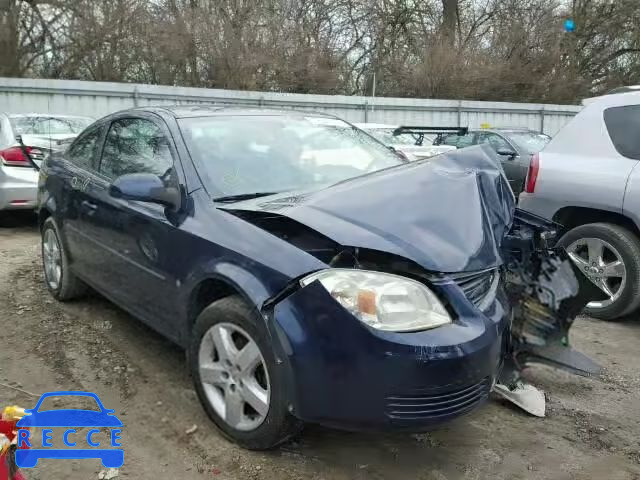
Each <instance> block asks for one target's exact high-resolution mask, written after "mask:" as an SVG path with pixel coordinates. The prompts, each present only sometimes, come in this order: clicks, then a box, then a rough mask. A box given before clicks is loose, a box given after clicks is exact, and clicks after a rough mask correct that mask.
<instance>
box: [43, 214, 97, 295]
mask: <svg viewBox="0 0 640 480" xmlns="http://www.w3.org/2000/svg"><path fill="white" fill-rule="evenodd" d="M42 266H43V270H44V282H45V284H46V285H47V288H48V289H49V292H51V295H53V296H54V298H55V299H56V300H60V301H66V300H72V299H74V298H76V297H79V296H81V295H82V294H83V293H84V292H85V291H86V289H87V286H86V284H85V283H84V282H82V280H80V279H79V278H78V277H76V276H75V275H74V274H73V272H72V271H71V269H70V268H69V256H68V255H67V252H66V251H65V249H64V247H63V246H62V242H61V241H60V235H59V234H58V227H57V226H56V224H55V222H54V221H53V218H52V217H49V218H47V219H46V220H45V221H44V224H43V225H42Z"/></svg>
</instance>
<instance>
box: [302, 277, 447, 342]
mask: <svg viewBox="0 0 640 480" xmlns="http://www.w3.org/2000/svg"><path fill="white" fill-rule="evenodd" d="M315 280H318V281H319V282H320V283H321V284H322V285H323V286H324V288H326V289H327V291H328V292H329V293H330V294H331V296H332V297H333V298H335V299H336V301H338V302H339V303H340V305H342V306H343V307H344V308H346V309H347V310H349V312H351V313H352V314H353V315H354V316H355V317H356V318H358V319H359V320H360V321H361V322H363V323H366V324H367V325H369V326H370V327H373V328H377V329H378V330H387V331H391V332H414V331H416V330H426V329H428V328H435V327H439V326H440V325H445V324H447V323H451V317H450V316H449V314H448V313H447V311H446V310H445V309H444V307H443V306H442V303H440V300H438V297H436V295H435V294H434V293H433V292H432V291H431V290H429V289H428V288H427V287H426V286H424V285H423V284H421V283H419V282H416V281H414V280H411V279H410V278H405V277H401V276H398V275H392V274H389V273H380V272H372V271H367V270H351V269H342V268H334V269H329V270H322V271H320V272H316V273H313V274H311V275H309V276H307V277H305V278H303V279H302V280H301V281H300V283H301V284H302V285H303V286H305V285H309V284H310V283H311V282H313V281H315Z"/></svg>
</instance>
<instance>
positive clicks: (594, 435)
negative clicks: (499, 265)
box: [0, 216, 640, 480]
mask: <svg viewBox="0 0 640 480" xmlns="http://www.w3.org/2000/svg"><path fill="white" fill-rule="evenodd" d="M571 333H572V342H573V344H574V345H575V346H576V348H578V349H580V350H582V351H583V352H585V353H587V354H588V355H590V356H592V358H594V359H595V360H597V361H598V362H600V363H601V364H602V365H604V366H605V367H606V373H605V374H604V375H602V376H601V377H599V378H581V377H574V376H571V375H569V374H565V373H563V372H555V371H552V370H549V369H545V368H535V369H531V370H530V371H528V372H527V375H528V378H529V379H530V381H531V382H532V383H534V384H535V385H537V386H538V387H540V388H542V389H543V390H544V391H545V392H546V395H547V398H548V403H547V412H548V415H547V417H546V418H543V419H539V418H534V417H531V416H528V415H527V414H525V413H523V412H521V411H519V410H517V409H516V408H512V407H511V406H509V405H505V404H502V403H501V402H500V401H498V400H492V401H490V402H489V403H488V404H486V405H485V406H483V407H482V408H480V409H479V410H477V411H476V412H474V413H472V414H470V415H468V416H466V417H464V418H461V419H459V420H457V421H456V422H454V423H451V424H449V425H447V426H445V427H444V428H441V429H439V430H437V431H434V432H431V433H429V434H421V435H409V434H393V435H391V434H387V435H380V434H376V435H374V434H360V433H345V432H338V431H334V430H329V429H325V428H321V427H318V426H308V427H307V428H306V429H305V431H304V432H303V434H302V436H301V437H300V438H299V440H298V441H296V442H295V443H292V444H289V445H286V446H285V447H283V448H280V449H279V450H277V451H273V452H267V453H254V452H247V451H244V450H242V449H240V448H238V447H236V446H235V445H233V444H231V443H229V442H227V441H226V440H224V439H223V438H222V437H221V436H220V435H219V434H218V433H217V431H216V429H215V428H214V427H213V425H212V424H211V423H210V422H209V420H208V418H207V417H206V415H205V413H204V412H203V410H202V408H201V407H200V405H199V403H198V400H197V399H196V396H195V393H194V391H193V390H192V388H191V381H190V379H189V376H188V374H187V369H186V366H185V361H184V354H183V352H182V351H181V350H180V349H178V348H177V347H175V346H174V345H172V344H171V343H169V342H168V341H166V340H165V339H163V338H162V337H160V336H159V335H157V334H156V333H154V332H153V331H151V330H150V329H149V328H147V327H145V326H144V325H143V324H141V323H140V322H138V321H136V320H135V319H134V318H132V317H131V316H129V315H127V314H126V313H124V312H123V311H121V310H120V309H118V308H117V307H115V306H113V305H112V304H110V303H109V302H107V301H106V300H104V299H102V298H100V297H99V296H97V295H93V296H89V297H87V298H86V299H83V300H80V301H76V302H73V303H68V304H60V303H57V302H55V301H54V300H52V299H51V297H50V296H49V295H48V293H47V291H46V289H45V287H44V284H43V279H42V273H41V268H40V250H39V236H38V232H37V228H36V225H35V220H34V219H33V218H32V217H31V216H24V217H19V218H18V219H17V222H16V224H14V225H13V226H12V227H9V228H7V227H5V228H1V227H0V382H1V383H2V384H3V385H0V406H6V405H10V404H11V405H12V404H18V405H21V406H24V407H26V408H30V407H33V406H34V404H35V401H36V399H37V397H39V396H40V394H42V393H43V392H47V391H53V390H85V391H92V392H96V393H97V394H98V395H99V397H100V398H101V400H102V402H103V403H104V404H105V406H106V407H107V408H114V409H115V411H116V415H117V416H118V418H120V419H121V420H122V421H123V423H124V428H123V432H122V444H123V448H124V451H125V464H124V466H123V467H122V468H121V469H120V478H132V479H147V478H148V479H164V478H182V479H203V478H216V479H251V480H254V479H265V480H293V479H325V480H342V479H374V480H379V479H387V478H388V479H394V480H404V479H407V480H428V479H433V480H445V479H449V480H453V479H484V478H492V479H551V478H553V479H600V478H607V479H612V480H613V479H640V375H639V373H638V364H639V361H640V348H638V345H639V344H640V322H639V321H629V322H626V323H604V322H600V321H596V320H591V319H589V318H580V319H578V320H577V322H576V324H575V326H574V328H573V329H572V332H571ZM7 385H10V386H12V387H14V388H8V387H7ZM17 389H20V390H22V391H23V392H22V391H19V390H17ZM24 392H27V393H24ZM29 393H31V394H33V395H35V396H30V395H29ZM193 425H197V430H196V431H195V433H192V434H187V433H186V431H187V430H188V429H189V428H190V427H192V426H193ZM101 470H103V468H102V466H101V464H100V462H99V461H98V460H82V461H65V460H48V461H47V460H41V461H40V463H39V464H38V466H37V467H36V468H34V469H31V470H27V471H25V473H26V474H27V476H28V478H30V479H65V478H69V479H76V478H77V479H97V478H98V474H99V472H100V471H101Z"/></svg>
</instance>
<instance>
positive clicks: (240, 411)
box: [198, 323, 271, 431]
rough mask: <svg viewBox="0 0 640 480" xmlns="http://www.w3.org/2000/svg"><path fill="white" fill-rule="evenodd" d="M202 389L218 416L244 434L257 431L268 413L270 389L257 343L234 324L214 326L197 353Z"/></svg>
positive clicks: (202, 340)
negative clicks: (244, 432)
mask: <svg viewBox="0 0 640 480" xmlns="http://www.w3.org/2000/svg"><path fill="white" fill-rule="evenodd" d="M198 370H199V373H200V380H201V382H202V387H203V390H204V392H205V395H206V397H207V400H208V401H209V403H210V405H211V406H212V407H213V409H214V410H215V412H216V413H217V414H218V416H219V417H220V418H221V419H223V420H224V421H225V422H226V423H227V424H228V425H229V426H231V427H232V428H235V429H236V430H241V431H251V430H255V429H256V428H258V427H259V426H260V425H261V424H262V422H264V419H265V418H266V417H267V413H268V412H269V401H270V397H271V389H270V384H269V375H268V371H267V367H266V364H265V361H264V358H263V356H262V353H261V352H260V348H259V347H258V344H257V343H256V342H255V340H253V339H252V338H251V336H250V335H249V334H248V333H247V332H246V331H245V330H243V329H242V328H240V327H239V326H237V325H234V324H232V323H218V324H215V325H213V326H212V327H211V328H210V329H209V330H208V331H207V332H206V333H205V334H204V336H203V337H202V339H201V341H200V348H199V350H198Z"/></svg>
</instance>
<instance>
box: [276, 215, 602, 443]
mask: <svg viewBox="0 0 640 480" xmlns="http://www.w3.org/2000/svg"><path fill="white" fill-rule="evenodd" d="M554 228H557V226H556V225H553V224H551V223H549V222H546V221H544V220H541V219H539V218H537V217H534V216H531V215H528V214H525V213H524V212H517V213H516V216H515V219H514V225H513V227H512V229H511V230H510V232H509V234H508V235H507V236H506V237H505V242H504V245H503V247H504V256H505V259H506V263H505V265H503V266H502V267H500V268H499V269H498V272H499V275H500V278H501V280H500V282H499V285H498V286H497V288H495V289H491V288H488V289H487V290H486V291H485V292H484V295H485V298H473V292H472V291H471V290H469V289H467V288H465V285H464V283H463V282H461V281H460V279H459V278H457V276H456V275H446V274H444V275H441V276H440V278H439V280H437V281H434V282H432V283H430V285H429V287H430V288H432V289H433V290H434V291H436V292H437V293H438V295H439V296H440V297H441V298H444V299H446V300H447V302H448V306H449V308H450V310H451V311H452V312H453V313H454V320H453V322H452V323H451V324H450V325H445V326H441V327H438V328H435V329H432V330H425V331H420V332H412V333H393V332H384V331H380V330H376V329H373V328H370V327H368V326H366V325H365V324H363V323H361V322H360V321H358V320H357V319H355V318H354V317H353V316H352V315H351V314H350V313H348V312H347V311H346V310H345V309H344V308H343V307H341V306H340V305H339V304H338V303H337V302H336V301H334V299H333V298H332V297H331V295H330V294H329V292H327V291H326V290H325V288H324V287H322V286H321V285H320V284H319V283H318V282H314V283H312V284H310V285H308V286H306V287H303V288H299V289H297V290H296V291H294V292H293V293H291V294H290V295H288V296H286V297H285V298H283V299H281V300H280V301H279V302H277V303H276V304H274V305H273V307H272V308H271V309H270V310H269V312H268V313H267V315H268V316H270V317H271V318H269V320H270V321H268V322H267V323H268V325H269V326H270V329H271V334H272V337H273V338H274V339H277V340H278V341H277V342H276V343H277V344H278V346H279V347H278V350H279V352H278V356H279V358H280V362H281V365H282V366H283V368H284V369H285V370H286V372H287V374H286V377H287V378H288V380H289V381H288V382H287V385H288V387H287V392H286V394H287V395H288V398H289V402H290V411H291V412H292V413H293V414H294V415H295V416H296V417H298V418H300V419H302V420H304V421H308V422H314V423H321V424H324V425H328V426H332V427H337V428H346V429H357V430H380V429H408V430H412V431H419V430H423V429H428V428H430V427H432V426H434V425H436V424H439V423H442V422H445V421H448V420H451V419H453V418H455V417H458V416H460V415H462V414H464V413H467V412H469V411H471V410H473V409H475V408H476V407H478V406H479V405H480V404H482V403H483V402H484V401H485V400H486V399H487V398H488V396H489V393H490V391H491V390H492V388H493V387H494V385H496V383H497V384H498V388H497V389H496V391H497V392H498V393H499V394H501V395H502V396H504V397H505V398H508V399H510V400H512V401H514V402H515V403H518V402H520V403H518V404H520V406H522V407H523V408H525V409H527V410H529V411H531V412H532V413H534V414H539V413H540V411H539V410H540V409H539V405H538V407H532V408H527V398H524V399H523V398H522V396H520V397H518V394H519V393H520V392H522V382H521V379H520V371H521V369H522V368H523V367H524V366H526V365H528V364H530V363H533V362H544V363H547V364H551V365H553V366H559V367H563V368H567V369H569V370H571V371H574V372H576V373H581V374H593V373H596V372H597V371H598V369H599V368H598V366H597V365H595V364H594V363H593V362H591V361H590V360H589V359H588V358H586V357H584V356H583V355H581V354H578V353H577V352H575V351H573V350H571V349H570V347H569V346H568V330H569V328H570V326H571V324H572V322H573V318H574V317H575V315H577V314H578V313H579V312H580V310H581V309H582V307H583V306H584V304H585V303H586V300H585V297H584V296H583V295H581V293H584V291H581V289H588V288H589V285H590V283H589V282H588V281H586V279H583V278H582V276H581V273H580V272H579V271H578V270H577V269H575V268H574V267H573V264H572V263H571V262H570V261H569V260H568V258H566V255H564V254H563V253H562V252H557V251H554V250H552V249H551V248H550V244H551V243H552V242H553V238H554V235H553V230H554ZM490 283H491V284H492V285H493V282H490ZM487 298H488V300H489V301H487ZM519 389H520V390H519ZM525 390H526V389H525ZM534 396H535V395H534ZM510 397H512V398H510ZM536 398H537V400H538V401H539V400H540V395H537V397H536ZM542 400H544V396H542ZM543 411H544V409H543Z"/></svg>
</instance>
